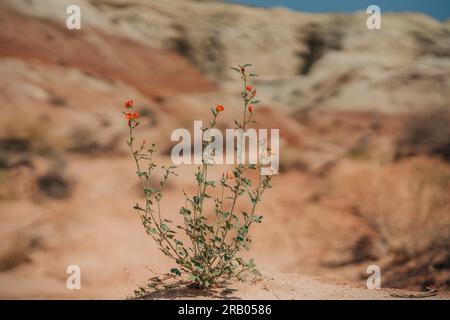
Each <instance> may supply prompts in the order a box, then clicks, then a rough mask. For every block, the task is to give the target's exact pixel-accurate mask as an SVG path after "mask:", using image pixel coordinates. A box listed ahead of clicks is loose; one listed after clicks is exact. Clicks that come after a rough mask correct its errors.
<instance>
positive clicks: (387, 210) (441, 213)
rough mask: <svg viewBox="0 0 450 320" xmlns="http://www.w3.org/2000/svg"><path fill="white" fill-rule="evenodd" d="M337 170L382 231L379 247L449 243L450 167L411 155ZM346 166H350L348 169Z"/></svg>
mask: <svg viewBox="0 0 450 320" xmlns="http://www.w3.org/2000/svg"><path fill="white" fill-rule="evenodd" d="M347 169H349V170H344V173H343V172H342V168H341V170H340V174H337V176H336V175H335V177H334V183H335V186H338V187H339V194H340V195H341V196H344V197H346V198H347V199H348V200H349V201H350V203H351V204H352V205H353V206H354V208H355V209H356V212H357V213H358V214H359V215H360V216H361V217H363V218H364V219H365V221H366V222H367V223H368V225H369V226H370V227H371V228H372V229H373V230H374V231H375V232H376V233H377V234H378V235H379V236H380V239H381V241H380V243H379V245H380V249H381V251H382V252H384V253H388V252H390V253H394V254H398V255H399V256H402V257H410V256H412V255H414V254H417V253H419V252H422V251H424V250H427V249H429V248H431V247H432V246H435V247H441V248H442V247H443V248H445V249H446V250H449V249H450V193H449V190H450V167H449V166H448V165H447V164H445V163H443V162H440V161H437V160H433V161H432V160H430V159H411V160H410V161H407V162H399V163H395V164H390V165H387V166H380V165H374V164H355V163H353V164H351V165H350V166H349V167H348V168H347ZM345 171H346V172H345Z"/></svg>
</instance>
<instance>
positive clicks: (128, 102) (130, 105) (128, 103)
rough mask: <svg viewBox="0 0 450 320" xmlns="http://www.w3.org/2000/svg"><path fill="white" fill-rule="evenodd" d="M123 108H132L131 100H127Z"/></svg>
mask: <svg viewBox="0 0 450 320" xmlns="http://www.w3.org/2000/svg"><path fill="white" fill-rule="evenodd" d="M125 108H127V109H130V108H133V100H128V101H127V102H125Z"/></svg>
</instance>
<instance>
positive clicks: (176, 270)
mask: <svg viewBox="0 0 450 320" xmlns="http://www.w3.org/2000/svg"><path fill="white" fill-rule="evenodd" d="M170 272H171V273H173V274H174V275H176V276H178V277H179V276H181V272H180V270H178V269H177V268H172V269H170Z"/></svg>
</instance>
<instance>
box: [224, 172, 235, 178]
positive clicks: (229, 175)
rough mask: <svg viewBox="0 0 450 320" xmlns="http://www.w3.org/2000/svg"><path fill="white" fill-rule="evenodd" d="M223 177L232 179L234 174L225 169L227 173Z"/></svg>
mask: <svg viewBox="0 0 450 320" xmlns="http://www.w3.org/2000/svg"><path fill="white" fill-rule="evenodd" d="M225 178H227V179H234V174H233V173H231V172H228V171H227V174H226V175H225Z"/></svg>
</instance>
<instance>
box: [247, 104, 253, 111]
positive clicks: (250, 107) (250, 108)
mask: <svg viewBox="0 0 450 320" xmlns="http://www.w3.org/2000/svg"><path fill="white" fill-rule="evenodd" d="M248 111H249V112H250V113H252V112H253V106H252V105H249V106H248Z"/></svg>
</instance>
